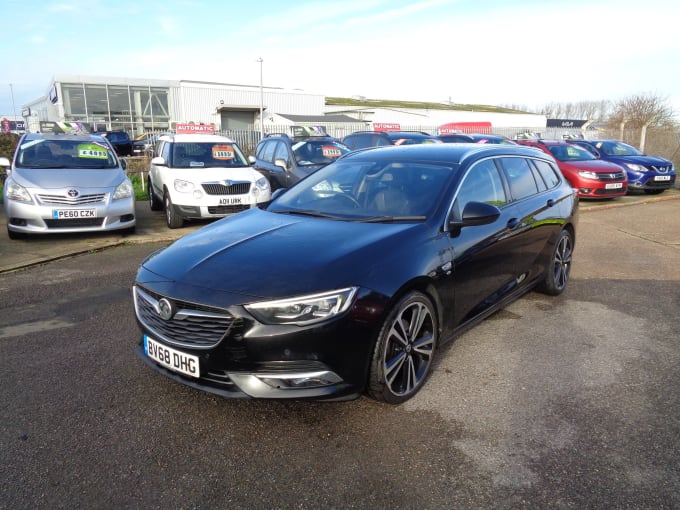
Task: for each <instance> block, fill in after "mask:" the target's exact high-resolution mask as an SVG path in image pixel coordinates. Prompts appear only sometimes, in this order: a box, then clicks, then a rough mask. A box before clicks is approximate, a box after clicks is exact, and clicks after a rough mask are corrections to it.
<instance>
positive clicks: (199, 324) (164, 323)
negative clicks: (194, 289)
mask: <svg viewBox="0 0 680 510" xmlns="http://www.w3.org/2000/svg"><path fill="white" fill-rule="evenodd" d="M162 297H163V296H160V295H159V294H156V293H154V292H151V291H149V290H146V289H141V288H140V287H138V286H136V287H135V308H136V312H137V317H138V319H139V320H140V322H141V323H142V324H143V325H144V326H145V327H146V328H147V329H148V330H149V331H150V332H151V334H152V335H156V336H157V337H158V338H159V339H161V340H165V341H166V342H168V343H170V344H174V345H178V346H182V347H190V348H195V349H209V348H212V347H214V346H215V345H217V344H218V343H219V342H220V341H221V340H222V339H223V338H224V337H226V336H227V335H228V334H229V332H230V331H231V329H232V327H233V326H234V325H235V323H236V322H237V321H235V320H234V317H233V316H232V315H231V314H230V313H229V312H227V311H225V310H222V309H220V308H213V307H206V306H202V305H198V304H195V303H189V302H187V301H178V300H174V299H169V298H166V299H167V300H168V301H169V302H170V303H171V304H172V306H173V309H174V310H175V313H174V315H173V316H172V318H170V319H169V320H164V319H162V318H161V316H160V315H159V314H158V311H157V310H158V309H159V307H158V302H159V301H160V299H161V298H162Z"/></svg>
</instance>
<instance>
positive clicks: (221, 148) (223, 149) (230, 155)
mask: <svg viewBox="0 0 680 510" xmlns="http://www.w3.org/2000/svg"><path fill="white" fill-rule="evenodd" d="M212 155H213V159H234V148H233V147H232V146H231V145H215V146H214V147H213V149H212Z"/></svg>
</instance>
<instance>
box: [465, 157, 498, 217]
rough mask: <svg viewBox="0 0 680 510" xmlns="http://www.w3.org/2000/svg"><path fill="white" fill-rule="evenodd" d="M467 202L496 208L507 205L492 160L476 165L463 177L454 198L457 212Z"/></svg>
mask: <svg viewBox="0 0 680 510" xmlns="http://www.w3.org/2000/svg"><path fill="white" fill-rule="evenodd" d="M468 202H486V203H487V204H491V205H495V206H496V207H503V206H504V205H506V204H507V203H508V200H507V197H506V195H505V189H504V188H503V181H502V180H501V176H500V174H499V173H498V168H497V167H496V165H495V164H494V162H493V160H491V159H487V160H485V161H481V162H480V163H477V164H476V165H474V166H473V167H472V168H470V170H469V171H468V173H467V174H466V175H465V178H464V180H463V183H462V184H461V185H460V188H459V190H458V196H457V198H456V203H457V209H458V211H459V212H460V211H462V210H463V209H464V208H465V204H467V203H468Z"/></svg>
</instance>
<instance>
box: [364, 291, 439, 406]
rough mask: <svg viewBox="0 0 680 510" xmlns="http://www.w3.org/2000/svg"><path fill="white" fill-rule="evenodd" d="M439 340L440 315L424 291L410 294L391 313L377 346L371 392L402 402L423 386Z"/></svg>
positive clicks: (376, 397)
mask: <svg viewBox="0 0 680 510" xmlns="http://www.w3.org/2000/svg"><path fill="white" fill-rule="evenodd" d="M438 342H439V324H438V320H437V314H436V311H435V308H434V305H433V304H432V301H431V300H430V298H428V297H427V296H426V295H425V294H423V293H422V292H417V291H412V292H409V293H408V294H406V295H405V296H404V297H403V298H402V299H401V300H400V301H399V302H398V303H397V304H396V305H395V306H394V307H393V308H392V309H391V310H390V312H389V313H388V315H387V318H386V319H385V322H384V323H383V326H382V328H381V330H380V333H379V335H378V340H377V342H376V344H375V347H374V349H373V357H372V360H371V369H370V370H371V371H370V375H369V385H368V393H369V395H370V396H371V397H373V398H375V399H376V400H380V401H383V402H388V403H390V404H400V403H402V402H405V401H406V400H408V399H410V398H411V397H413V396H414V395H415V394H416V393H417V392H418V391H419V390H420V388H421V387H422V386H423V384H424V383H425V380H426V379H427V377H428V375H429V374H430V371H431V370H432V362H433V360H434V355H435V352H436V349H437V344H438Z"/></svg>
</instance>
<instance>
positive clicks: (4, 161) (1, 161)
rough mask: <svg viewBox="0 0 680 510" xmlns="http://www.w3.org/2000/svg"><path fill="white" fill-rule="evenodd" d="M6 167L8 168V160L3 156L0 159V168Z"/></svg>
mask: <svg viewBox="0 0 680 510" xmlns="http://www.w3.org/2000/svg"><path fill="white" fill-rule="evenodd" d="M8 166H10V163H9V159H8V158H6V157H4V156H3V157H1V158H0V167H5V168H6V167H8Z"/></svg>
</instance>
